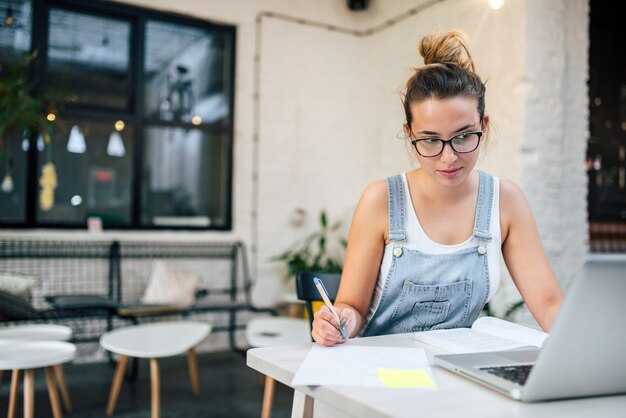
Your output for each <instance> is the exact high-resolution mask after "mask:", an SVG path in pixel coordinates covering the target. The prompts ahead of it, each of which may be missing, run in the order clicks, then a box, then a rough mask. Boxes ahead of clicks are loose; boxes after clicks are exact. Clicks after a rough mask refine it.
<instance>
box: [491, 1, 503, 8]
mask: <svg viewBox="0 0 626 418" xmlns="http://www.w3.org/2000/svg"><path fill="white" fill-rule="evenodd" d="M502 6H504V0H489V7H491V8H492V9H493V10H498V9H499V8H500V7H502Z"/></svg>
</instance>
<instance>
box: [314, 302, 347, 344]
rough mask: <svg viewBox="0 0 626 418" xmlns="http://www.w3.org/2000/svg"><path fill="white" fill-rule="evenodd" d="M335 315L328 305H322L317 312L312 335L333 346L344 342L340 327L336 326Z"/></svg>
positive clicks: (317, 339) (318, 340) (322, 342)
mask: <svg viewBox="0 0 626 418" xmlns="http://www.w3.org/2000/svg"><path fill="white" fill-rule="evenodd" d="M335 322H337V321H336V319H335V316H334V315H333V314H332V313H331V312H330V309H328V307H326V306H322V307H321V308H320V309H319V310H318V311H317V312H315V315H314V320H313V330H312V331H311V336H312V337H313V339H314V340H315V341H316V342H317V343H319V344H321V345H326V346H331V345H335V344H339V343H342V342H344V340H343V339H342V338H341V334H340V333H339V329H337V327H336V326H335Z"/></svg>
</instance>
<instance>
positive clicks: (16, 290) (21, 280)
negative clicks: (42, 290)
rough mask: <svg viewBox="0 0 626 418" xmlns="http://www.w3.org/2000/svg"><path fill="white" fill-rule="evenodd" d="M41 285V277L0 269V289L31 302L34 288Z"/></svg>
mask: <svg viewBox="0 0 626 418" xmlns="http://www.w3.org/2000/svg"><path fill="white" fill-rule="evenodd" d="M37 286H39V279H37V278H36V277H35V276H30V275H28V274H22V273H14V272H10V271H0V290H1V291H3V292H6V293H10V294H12V295H13V296H17V297H18V298H20V299H22V300H23V301H24V302H26V303H28V304H30V300H31V292H32V290H33V289H34V288H35V287H37Z"/></svg>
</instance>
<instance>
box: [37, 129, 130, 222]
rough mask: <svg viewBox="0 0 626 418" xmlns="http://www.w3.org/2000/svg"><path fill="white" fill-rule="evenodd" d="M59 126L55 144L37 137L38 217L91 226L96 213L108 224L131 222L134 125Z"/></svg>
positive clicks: (52, 139)
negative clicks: (88, 222) (90, 223)
mask: <svg viewBox="0 0 626 418" xmlns="http://www.w3.org/2000/svg"><path fill="white" fill-rule="evenodd" d="M56 125H57V127H56V130H55V131H54V132H53V134H52V135H51V139H50V141H49V143H46V142H45V141H43V143H42V139H41V138H40V139H38V141H37V142H38V150H39V164H38V171H37V179H38V184H39V188H38V192H37V222H39V223H45V224H55V223H57V224H67V225H72V224H73V225H86V222H87V219H88V218H89V217H92V216H95V217H99V218H101V219H102V221H103V224H104V226H105V227H108V226H123V225H127V224H129V223H130V222H131V203H130V202H131V199H130V196H131V184H132V158H133V156H132V149H133V129H132V126H129V124H124V123H123V121H106V122H104V121H102V122H94V121H86V120H64V121H61V122H59V123H57V124H56ZM48 163H52V164H53V166H54V167H53V170H51V166H50V165H48ZM52 171H54V173H53V172H52ZM54 177H56V187H47V186H46V185H50V184H51V185H52V186H54V180H55V179H54ZM51 194H52V197H53V199H52V200H51V199H50V195H51Z"/></svg>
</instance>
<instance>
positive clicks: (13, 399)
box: [7, 369, 20, 418]
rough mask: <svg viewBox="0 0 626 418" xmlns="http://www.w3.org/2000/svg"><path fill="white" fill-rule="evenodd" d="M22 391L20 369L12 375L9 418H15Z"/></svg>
mask: <svg viewBox="0 0 626 418" xmlns="http://www.w3.org/2000/svg"><path fill="white" fill-rule="evenodd" d="M19 390H20V369H13V372H12V373H11V391H10V392H9V412H8V414H7V418H14V417H15V408H16V407H17V393H18V392H19Z"/></svg>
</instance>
